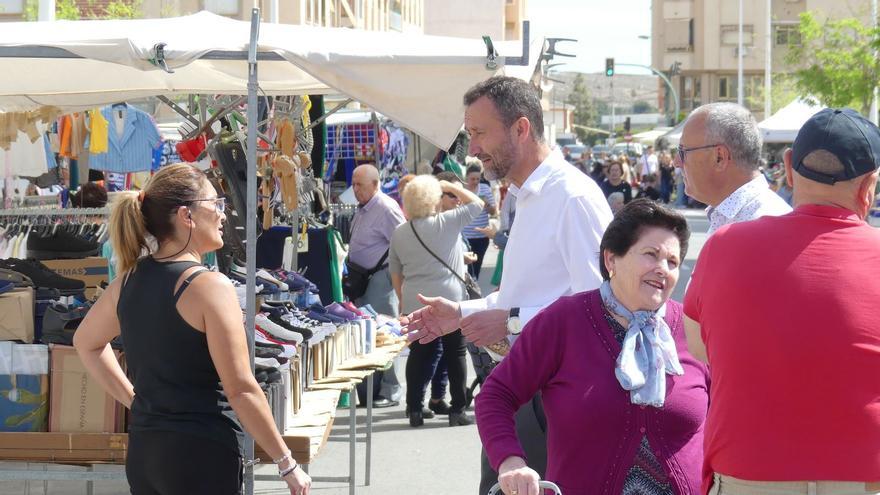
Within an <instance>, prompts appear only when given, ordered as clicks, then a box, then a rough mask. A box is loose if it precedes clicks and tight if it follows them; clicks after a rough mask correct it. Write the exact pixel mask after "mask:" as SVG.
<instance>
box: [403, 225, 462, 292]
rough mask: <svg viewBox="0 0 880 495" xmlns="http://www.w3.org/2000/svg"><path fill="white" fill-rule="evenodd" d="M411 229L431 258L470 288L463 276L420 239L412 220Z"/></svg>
mask: <svg viewBox="0 0 880 495" xmlns="http://www.w3.org/2000/svg"><path fill="white" fill-rule="evenodd" d="M409 228H411V229H412V232H413V234H415V236H416V239H418V241H419V244H421V245H422V247H423V248H425V251H427V252H428V254H430V255H431V256H433V257H434V259H436V260H437V261H439V262H440V264H441V265H443V266H445V267H446V269H447V270H449V271H450V272H452V274H453V275H455V278H457V279H458V280H460V281H461V283H463V284H464V286H465V287H467V286H468V283H467V281H465V279H464V278H463V277H462V276H461V275H459V274H458V273H457V272H456V271H455V270H453V269H452V267H450V266H449V265H448V264H447V263H446V262H445V261H443V260H442V259H440V257H439V256H437V255H436V254H434V251H431V248H429V247H428V246H427V245H426V244H425V241H423V240H422V238H421V237H419V233H418V232H416V226H415V225H413V222H412V220H410V222H409Z"/></svg>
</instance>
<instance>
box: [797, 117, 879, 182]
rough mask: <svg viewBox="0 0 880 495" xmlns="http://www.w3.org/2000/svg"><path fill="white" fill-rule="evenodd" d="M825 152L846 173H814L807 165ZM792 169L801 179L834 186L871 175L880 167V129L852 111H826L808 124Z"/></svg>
mask: <svg viewBox="0 0 880 495" xmlns="http://www.w3.org/2000/svg"><path fill="white" fill-rule="evenodd" d="M817 150H825V151H827V152H829V153H831V154H833V155H834V156H836V157H837V159H838V160H840V163H842V164H843V170H842V171H841V172H840V173H837V174H833V175H829V174H824V173H821V172H817V171H815V170H810V169H809V168H807V166H806V165H804V163H803V161H804V158H806V157H807V156H808V155H809V154H810V153H812V152H814V151H817ZM791 161H792V167H793V168H794V169H795V170H796V171H797V173H799V174H800V175H802V176H804V177H806V178H808V179H811V180H814V181H816V182H821V183H823V184H831V185H833V184H834V183H836V182H840V181H847V180H850V179H855V178H856V177H861V176H862V175H865V174H869V173H871V172H873V171H875V170H877V168H878V167H880V128H878V127H877V126H876V125H874V124H872V123H871V121H869V120H868V119H866V118H864V117H862V116H861V115H860V114H859V113H858V112H856V111H855V110H852V109H849V108H843V109H836V108H826V109H823V110H821V111H819V112H818V113H816V114H815V115H813V116H812V117H810V120H808V121H807V122H806V123H805V124H804V125H803V127H801V130H800V131H799V132H798V135H797V137H796V138H795V140H794V144H793V145H792V156H791Z"/></svg>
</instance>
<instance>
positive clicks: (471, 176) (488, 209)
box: [462, 162, 498, 280]
mask: <svg viewBox="0 0 880 495" xmlns="http://www.w3.org/2000/svg"><path fill="white" fill-rule="evenodd" d="M482 179H483V167H482V165H481V164H479V163H478V162H477V163H474V162H471V164H470V165H468V167H467V174H466V175H465V187H466V188H467V190H468V191H470V192H472V193H474V194H476V195H477V196H479V198H480V199H481V200H483V204H484V205H485V206H484V208H483V211H482V212H480V214H479V215H478V216H477V217H476V218H475V219H474V221H473V222H472V223H471V224H470V225H468V226H466V227H465V228H464V230H463V231H462V235H464V238H465V240H466V241H467V242H468V244H470V246H471V249H470V250H471V251H472V252H473V253H474V254H476V255H477V261H476V262H474V263H471V264H470V265H468V272H469V273H470V274H471V277H474V279H475V280H479V278H480V270H481V269H482V268H483V258H485V256H486V250H487V249H489V238H488V237H486V234H483V233H482V232H480V231H479V230H477V229H478V228H485V227H487V226H488V225H489V217H490V216H495V215H496V214H497V213H498V208H496V206H495V204H496V203H495V195H494V194H493V193H492V187H491V186H489V184H486V183H483V182H482Z"/></svg>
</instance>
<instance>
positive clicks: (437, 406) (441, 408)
mask: <svg viewBox="0 0 880 495" xmlns="http://www.w3.org/2000/svg"><path fill="white" fill-rule="evenodd" d="M428 408H429V409H431V410H432V411H434V412H435V413H437V414H439V415H440V416H446V415H447V414H449V412H450V411H451V410H452V408H451V407H449V404H447V403H446V401H445V400H442V399H441V400H440V401H439V402H434V401H433V400H430V401H428Z"/></svg>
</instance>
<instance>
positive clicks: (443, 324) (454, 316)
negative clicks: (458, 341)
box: [400, 294, 461, 344]
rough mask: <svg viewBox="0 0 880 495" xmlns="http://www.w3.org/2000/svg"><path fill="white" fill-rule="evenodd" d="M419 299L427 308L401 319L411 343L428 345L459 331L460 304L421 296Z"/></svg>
mask: <svg viewBox="0 0 880 495" xmlns="http://www.w3.org/2000/svg"><path fill="white" fill-rule="evenodd" d="M418 298H419V302H421V303H422V304H424V305H425V306H424V307H423V308H421V309H417V310H415V311H413V312H412V313H410V314H408V315H405V316H401V317H400V323H401V324H402V325H403V333H405V334H406V336H407V339H409V341H410V342H416V341H418V342H419V343H420V344H427V343H428V342H431V341H433V340H435V339H437V338H438V337H442V336H444V335H446V334H448V333H452V332H454V331H455V330H457V329H458V322H459V320H461V311H460V309H459V306H458V303H455V302H452V301H450V300H449V299H446V298H444V297H425V296H423V295H421V294H419V295H418Z"/></svg>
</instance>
